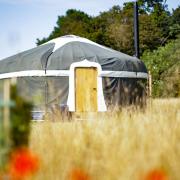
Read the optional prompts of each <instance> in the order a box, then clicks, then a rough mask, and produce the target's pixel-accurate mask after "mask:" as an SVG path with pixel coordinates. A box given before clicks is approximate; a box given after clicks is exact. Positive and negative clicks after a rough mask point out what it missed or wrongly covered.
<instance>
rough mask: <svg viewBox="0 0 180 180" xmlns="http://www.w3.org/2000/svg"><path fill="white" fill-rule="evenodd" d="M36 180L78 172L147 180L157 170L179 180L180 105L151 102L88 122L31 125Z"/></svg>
mask: <svg viewBox="0 0 180 180" xmlns="http://www.w3.org/2000/svg"><path fill="white" fill-rule="evenodd" d="M30 147H31V149H32V150H33V151H34V152H36V153H37V154H38V155H39V157H40V159H41V162H40V165H41V166H40V170H39V172H38V173H37V174H36V175H35V176H34V177H33V178H32V179H37V180H66V179H69V174H70V173H71V171H72V170H73V169H80V170H82V173H83V172H85V173H86V174H88V175H89V177H90V178H91V179H92V180H136V179H137V180H143V179H144V176H145V174H147V173H148V172H149V171H151V170H153V169H156V170H159V169H160V170H161V171H163V172H165V175H166V176H167V177H168V179H169V180H179V179H180V99H164V100H163V99H157V100H153V102H152V106H151V108H150V107H148V108H147V109H146V110H145V111H134V110H131V109H123V110H122V111H121V112H118V113H115V112H114V113H113V112H112V113H109V114H106V115H105V114H101V115H98V117H96V118H93V119H91V118H90V119H89V120H88V121H85V120H84V121H73V122H53V123H52V122H41V123H33V124H32V132H31V142H30Z"/></svg>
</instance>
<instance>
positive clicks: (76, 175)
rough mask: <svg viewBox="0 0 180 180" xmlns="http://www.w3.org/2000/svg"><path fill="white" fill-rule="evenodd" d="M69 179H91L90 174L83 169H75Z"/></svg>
mask: <svg viewBox="0 0 180 180" xmlns="http://www.w3.org/2000/svg"><path fill="white" fill-rule="evenodd" d="M69 180H90V176H89V175H88V174H87V173H86V172H85V171H83V170H82V169H73V170H72V171H71V172H70V176H69Z"/></svg>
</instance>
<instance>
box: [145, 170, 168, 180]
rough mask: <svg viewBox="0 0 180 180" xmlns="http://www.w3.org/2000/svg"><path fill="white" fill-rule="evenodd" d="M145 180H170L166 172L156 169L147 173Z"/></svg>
mask: <svg viewBox="0 0 180 180" xmlns="http://www.w3.org/2000/svg"><path fill="white" fill-rule="evenodd" d="M145 180H168V177H167V174H166V173H165V172H164V171H162V170H159V169H155V170H152V171H150V172H148V173H147V175H146V176H145Z"/></svg>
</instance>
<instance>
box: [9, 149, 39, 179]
mask: <svg viewBox="0 0 180 180" xmlns="http://www.w3.org/2000/svg"><path fill="white" fill-rule="evenodd" d="M9 168H10V169H9V170H10V176H11V178H12V180H14V179H18V180H21V179H24V178H25V177H26V176H28V175H32V174H33V173H35V172H36V171H37V170H38V168H39V160H38V157H37V156H36V155H34V154H33V153H32V152H30V150H29V149H27V148H20V149H17V150H15V151H14V152H13V153H12V156H11V158H10V162H9Z"/></svg>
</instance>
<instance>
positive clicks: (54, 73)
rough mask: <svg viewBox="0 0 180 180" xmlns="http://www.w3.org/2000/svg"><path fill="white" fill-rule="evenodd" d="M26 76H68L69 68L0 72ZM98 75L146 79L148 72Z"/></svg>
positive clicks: (2, 76)
mask: <svg viewBox="0 0 180 180" xmlns="http://www.w3.org/2000/svg"><path fill="white" fill-rule="evenodd" d="M28 76H31V77H33V76H37V77H40V76H48V77H49V76H50V77H51V76H70V71H69V70H47V71H46V73H45V70H28V71H17V72H10V73H4V74H0V79H7V78H13V77H28ZM99 76H100V77H120V78H123V77H124V78H140V79H141V78H142V79H147V78H148V73H143V72H128V71H101V72H100V74H99Z"/></svg>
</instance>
